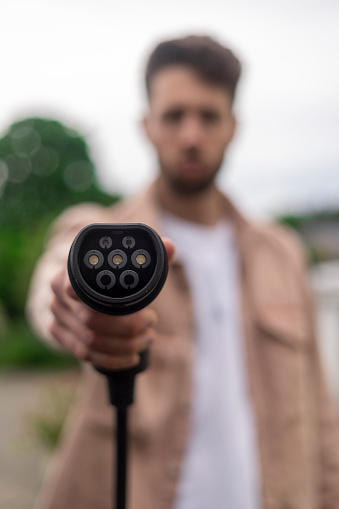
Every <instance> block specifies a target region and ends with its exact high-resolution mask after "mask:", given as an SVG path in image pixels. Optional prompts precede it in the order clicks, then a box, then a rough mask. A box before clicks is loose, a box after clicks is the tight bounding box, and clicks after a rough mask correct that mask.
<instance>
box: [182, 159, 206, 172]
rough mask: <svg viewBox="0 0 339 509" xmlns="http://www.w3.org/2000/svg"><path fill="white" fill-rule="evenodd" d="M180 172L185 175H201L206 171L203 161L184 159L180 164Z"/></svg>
mask: <svg viewBox="0 0 339 509" xmlns="http://www.w3.org/2000/svg"><path fill="white" fill-rule="evenodd" d="M179 170H180V173H183V174H185V175H192V176H194V175H200V174H201V173H203V171H204V165H203V163H202V162H201V161H196V160H195V161H192V160H191V161H183V162H182V163H181V164H179Z"/></svg>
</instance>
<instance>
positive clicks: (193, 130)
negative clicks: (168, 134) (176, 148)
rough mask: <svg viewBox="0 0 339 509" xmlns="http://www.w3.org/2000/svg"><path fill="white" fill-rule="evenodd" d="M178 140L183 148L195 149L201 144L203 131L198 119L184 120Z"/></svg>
mask: <svg viewBox="0 0 339 509" xmlns="http://www.w3.org/2000/svg"><path fill="white" fill-rule="evenodd" d="M180 138H181V143H182V145H183V146H184V147H185V148H187V147H196V146H199V145H200V144H201V142H202V140H203V129H202V126H201V123H200V121H199V119H198V118H196V117H187V118H185V120H184V121H183V123H182V125H181V130H180Z"/></svg>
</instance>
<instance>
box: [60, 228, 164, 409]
mask: <svg viewBox="0 0 339 509" xmlns="http://www.w3.org/2000/svg"><path fill="white" fill-rule="evenodd" d="M68 273H69V278H70V281H71V284H72V286H73V288H74V290H75V292H76V293H77V295H78V296H79V297H80V299H81V300H82V301H83V302H85V303H86V304H87V305H88V306H90V307H92V308H93V309H95V310H96V311H100V312H101V313H106V314H110V315H126V314H129V313H135V312H136V311H139V310H140V309H142V308H144V307H145V306H147V305H148V304H150V303H151V302H152V301H153V300H154V299H155V297H156V296H157V295H158V293H159V292H160V290H161V289H162V287H163V285H164V283H165V281H166V277H167V273H168V260H167V252H166V249H165V247H164V245H163V243H162V240H161V238H160V237H159V235H158V234H157V233H156V232H155V231H154V230H153V229H152V228H150V227H149V226H147V225H144V224H92V225H89V226H86V227H85V228H84V229H83V230H81V231H80V232H79V234H78V235H77V236H76V238H75V239H74V241H73V244H72V246H71V249H70V252H69V257H68ZM148 358H149V352H148V350H145V351H143V352H141V353H140V362H139V364H138V365H137V366H135V367H133V368H130V369H124V370H114V371H113V370H108V369H104V368H101V367H96V369H97V370H98V371H99V372H100V373H102V374H104V375H106V376H107V377H108V385H109V393H110V401H111V403H112V404H114V405H115V406H127V405H129V404H131V403H132V402H133V388H134V377H135V375H136V374H137V373H139V372H140V371H143V370H144V369H146V367H147V365H148Z"/></svg>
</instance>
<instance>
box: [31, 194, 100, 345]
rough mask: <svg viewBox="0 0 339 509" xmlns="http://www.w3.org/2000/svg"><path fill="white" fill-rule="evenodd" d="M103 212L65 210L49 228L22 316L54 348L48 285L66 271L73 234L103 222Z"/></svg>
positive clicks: (83, 206)
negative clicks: (44, 247)
mask: <svg viewBox="0 0 339 509" xmlns="http://www.w3.org/2000/svg"><path fill="white" fill-rule="evenodd" d="M106 215H107V214H105V209H104V208H103V207H101V206H99V205H96V204H91V203H86V204H81V205H77V206H75V207H71V208H69V209H67V210H66V211H65V212H64V213H63V214H61V216H59V218H58V219H57V220H56V221H55V222H54V223H53V224H52V226H51V228H50V232H49V235H48V241H47V244H46V250H45V252H44V253H43V255H42V256H41V257H40V259H39V260H38V262H37V265H36V268H35V271H34V273H33V277H32V280H31V284H30V289H29V292H28V300H27V306H26V315H27V319H28V322H29V323H30V325H31V327H32V329H33V330H34V331H35V333H36V334H37V336H38V337H40V338H41V339H43V340H45V341H47V342H48V343H50V344H51V345H52V346H54V347H56V348H58V344H57V343H56V341H55V340H54V339H53V338H52V336H51V335H50V333H49V325H50V323H51V320H52V314H51V311H50V304H51V300H52V290H51V281H52V279H53V278H54V277H55V276H56V275H57V274H58V273H59V272H60V271H61V270H63V269H65V267H66V263H67V257H68V252H69V249H70V246H71V244H72V242H73V239H74V238H75V236H76V235H77V233H78V232H79V231H80V230H81V229H82V228H83V227H85V226H86V225H87V224H90V223H98V222H104V221H107V217H105V216H106Z"/></svg>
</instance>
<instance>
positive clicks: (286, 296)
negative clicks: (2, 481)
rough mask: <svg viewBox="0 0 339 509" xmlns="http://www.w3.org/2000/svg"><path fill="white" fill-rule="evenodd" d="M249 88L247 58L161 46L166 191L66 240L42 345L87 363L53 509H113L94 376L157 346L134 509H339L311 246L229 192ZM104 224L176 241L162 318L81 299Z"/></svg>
mask: <svg viewBox="0 0 339 509" xmlns="http://www.w3.org/2000/svg"><path fill="white" fill-rule="evenodd" d="M239 75H240V64H239V61H238V60H237V58H236V57H235V56H234V55H233V54H232V53H231V52H230V51H229V50H228V49H226V48H224V47H222V46H221V45H219V44H218V43H217V42H216V41H214V40H212V39H210V38H208V37H193V36H191V37H187V38H183V39H178V40H174V41H167V42H164V43H162V44H160V45H159V46H158V47H157V48H156V49H155V51H154V52H153V54H152V55H151V57H150V59H149V62H148V65H147V71H146V86H147V91H148V97H149V112H148V114H147V116H146V118H145V121H144V125H145V130H146V133H147V136H148V138H149V140H150V141H151V143H152V144H153V146H154V148H155V150H156V153H157V156H158V160H159V170H160V173H159V178H158V180H157V181H156V182H155V183H154V184H153V185H152V186H151V188H150V189H148V190H147V192H146V193H143V194H142V195H139V196H136V197H133V198H132V199H128V200H126V201H124V202H123V203H121V204H120V205H118V206H117V207H114V208H108V209H104V208H102V207H99V206H96V205H88V204H86V205H82V206H78V207H75V208H73V209H70V210H68V211H66V212H65V213H64V215H63V216H61V218H60V219H59V220H58V221H57V223H56V224H55V225H54V230H53V232H52V237H51V240H50V242H49V245H48V246H47V251H46V253H45V255H44V256H43V258H42V260H41V261H40V263H39V265H38V268H37V271H36V274H35V276H34V280H33V283H32V290H31V296H30V302H29V310H30V315H31V318H32V322H33V324H34V325H35V328H36V329H37V330H38V331H39V333H40V334H41V335H44V336H45V337H49V338H50V340H51V341H54V342H55V341H56V342H57V343H59V344H61V345H62V346H63V347H64V348H66V349H68V350H70V351H71V352H73V354H74V355H76V356H77V357H78V358H79V359H81V360H84V361H89V362H87V363H86V364H85V367H84V383H83V390H82V395H81V398H80V400H79V402H78V404H77V406H76V409H75V410H74V411H73V415H72V417H71V420H70V423H69V425H68V426H67V428H66V431H65V435H64V439H63V442H62V444H61V449H60V452H59V461H58V462H57V465H58V466H57V468H56V471H55V472H54V476H53V477H52V478H51V479H50V481H49V483H47V488H46V489H45V493H44V495H43V496H42V498H41V500H40V505H39V507H40V508H44V509H59V508H63V509H64V508H66V507H69V508H80V507H81V508H82V509H90V508H93V507H97V508H100V509H106V508H108V507H110V506H111V491H110V489H111V484H112V477H111V476H112V474H111V470H110V469H111V460H110V459H111V454H112V452H111V444H110V440H111V435H112V430H111V409H110V407H109V406H108V405H107V397H106V386H105V380H103V378H102V377H101V376H100V375H99V374H97V373H96V372H95V371H94V370H93V368H92V367H91V364H90V363H94V364H96V365H100V366H103V367H108V368H112V369H118V368H121V367H127V366H133V365H134V364H135V363H137V362H138V352H139V351H141V350H143V349H144V348H145V347H146V346H148V345H150V344H152V362H151V366H150V368H149V369H148V370H147V371H146V372H144V373H142V374H140V375H139V376H138V378H137V382H136V383H137V388H136V392H137V393H136V403H135V405H134V407H133V408H132V410H131V414H132V416H131V426H130V434H131V451H130V481H129V504H130V506H129V507H130V509H161V508H164V509H165V508H168V509H193V508H194V509H207V508H209V507H213V508H221V507H227V508H228V507H229V508H232V509H258V508H265V509H316V508H317V509H325V508H326V509H335V508H339V433H338V424H337V422H336V419H335V415H334V411H333V408H332V406H331V404H330V402H329V400H328V396H327V393H326V389H325V387H324V382H323V379H322V374H321V369H320V366H319V358H318V353H317V348H316V343H315V338H314V327H313V319H312V309H311V304H310V298H309V294H308V290H307V284H306V282H305V275H304V271H305V269H304V262H303V256H302V251H301V248H300V245H299V242H298V240H296V238H295V237H294V235H293V234H291V233H290V232H287V231H285V230H284V229H282V228H281V227H273V226H257V225H253V224H251V223H249V222H248V221H247V220H245V219H244V218H243V217H241V216H240V214H239V213H238V212H237V211H236V210H235V208H234V207H233V206H232V204H231V203H230V202H229V200H228V199H227V198H225V197H224V196H223V195H222V194H221V193H220V192H219V191H218V189H217V188H216V185H215V177H216V175H217V173H218V171H219V168H220V166H221V164H222V161H223V157H224V153H225V151H226V150H227V148H228V146H229V144H230V142H231V140H232V138H233V136H234V132H235V126H236V120H235V117H234V113H233V99H234V95H235V90H236V85H237V82H238V78H239ZM95 222H144V223H147V224H149V225H151V226H152V227H154V228H155V229H156V230H158V231H160V232H161V233H164V234H167V235H169V236H170V237H171V238H172V239H173V240H174V243H175V244H176V248H177V254H176V256H174V258H173V260H172V265H171V269H170V273H169V276H168V280H167V282H166V285H165V287H164V289H163V291H162V292H161V293H160V295H159V296H158V297H157V299H156V300H155V301H154V302H153V303H152V305H151V308H152V309H145V310H143V311H140V312H138V313H136V314H135V315H131V316H127V317H112V316H106V315H101V314H100V313H97V312H95V311H93V310H91V309H89V308H88V307H87V306H86V305H84V304H83V303H82V302H80V301H79V300H78V299H77V297H76V295H75V294H74V292H73V291H72V289H71V286H70V283H69V280H68V276H67V271H66V258H67V254H68V250H69V247H70V244H71V242H72V240H73V238H74V237H75V235H76V233H77V232H78V231H79V230H80V229H81V228H82V227H83V226H85V225H86V224H88V223H95ZM166 247H167V249H168V253H169V256H170V257H171V258H172V257H173V245H172V244H171V243H170V242H169V241H166Z"/></svg>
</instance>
